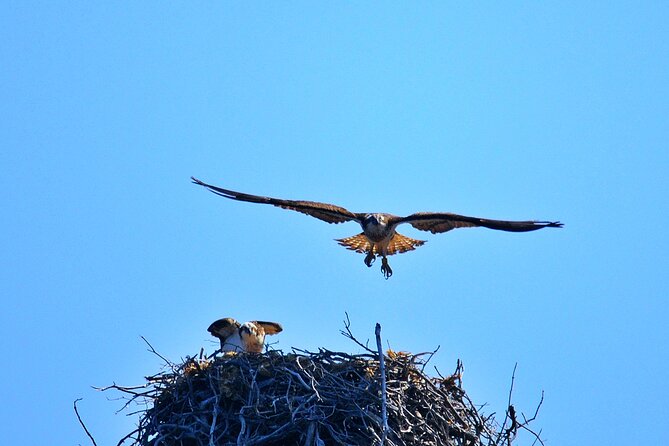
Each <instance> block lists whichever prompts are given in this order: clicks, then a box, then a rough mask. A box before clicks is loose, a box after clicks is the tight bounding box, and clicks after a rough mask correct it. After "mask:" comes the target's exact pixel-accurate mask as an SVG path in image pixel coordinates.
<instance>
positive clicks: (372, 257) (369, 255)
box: [365, 251, 376, 267]
mask: <svg viewBox="0 0 669 446" xmlns="http://www.w3.org/2000/svg"><path fill="white" fill-rule="evenodd" d="M374 260H376V256H375V255H374V251H370V252H368V253H367V256H366V257H365V265H367V266H368V267H370V266H372V263H374Z"/></svg>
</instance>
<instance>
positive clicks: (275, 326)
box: [253, 321, 283, 335]
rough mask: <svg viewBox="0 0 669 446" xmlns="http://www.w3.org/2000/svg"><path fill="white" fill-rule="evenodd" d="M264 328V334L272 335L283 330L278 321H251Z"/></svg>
mask: <svg viewBox="0 0 669 446" xmlns="http://www.w3.org/2000/svg"><path fill="white" fill-rule="evenodd" d="M253 322H255V323H256V324H258V325H260V326H261V327H262V328H264V329H265V334H268V335H273V334H277V333H280V332H282V331H283V327H282V326H281V324H279V323H278V322H267V321H253Z"/></svg>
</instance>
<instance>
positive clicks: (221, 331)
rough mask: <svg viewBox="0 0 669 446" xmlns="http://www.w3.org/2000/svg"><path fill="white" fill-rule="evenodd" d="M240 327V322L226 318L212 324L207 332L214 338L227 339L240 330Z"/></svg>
mask: <svg viewBox="0 0 669 446" xmlns="http://www.w3.org/2000/svg"><path fill="white" fill-rule="evenodd" d="M239 327H241V324H240V323H239V322H237V321H236V320H234V319H233V318H231V317H226V318H225V319H219V320H217V321H215V322H212V324H211V325H210V326H209V328H207V331H208V332H209V333H211V335H212V336H216V337H217V338H221V339H227V338H229V337H230V336H232V335H233V334H234V333H235V332H236V331H237V330H239Z"/></svg>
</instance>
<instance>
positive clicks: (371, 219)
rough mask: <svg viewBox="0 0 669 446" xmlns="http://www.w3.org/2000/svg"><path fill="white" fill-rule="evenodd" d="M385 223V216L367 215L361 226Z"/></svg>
mask: <svg viewBox="0 0 669 446" xmlns="http://www.w3.org/2000/svg"><path fill="white" fill-rule="evenodd" d="M385 223H386V216H385V215H384V214H378V213H377V214H367V215H365V219H364V220H363V221H362V225H363V226H367V225H373V226H376V225H382V224H385Z"/></svg>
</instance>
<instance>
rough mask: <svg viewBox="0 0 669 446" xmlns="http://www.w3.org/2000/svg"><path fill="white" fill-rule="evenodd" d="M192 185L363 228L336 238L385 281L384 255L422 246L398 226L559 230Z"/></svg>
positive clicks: (542, 224)
mask: <svg viewBox="0 0 669 446" xmlns="http://www.w3.org/2000/svg"><path fill="white" fill-rule="evenodd" d="M191 180H193V183H195V184H197V185H200V186H203V187H206V188H207V189H209V190H210V191H211V192H213V193H215V194H216V195H220V196H222V197H225V198H230V199H232V200H238V201H248V202H250V203H261V204H271V205H273V206H277V207H280V208H283V209H289V210H292V211H297V212H301V213H303V214H306V215H310V216H312V217H315V218H317V219H319V220H323V221H325V222H327V223H344V222H347V221H355V222H357V223H358V224H360V226H361V227H362V232H361V233H360V234H358V235H354V236H351V237H346V238H343V239H336V241H337V242H339V244H340V245H342V246H344V247H345V248H346V249H350V250H352V251H356V252H359V253H362V254H365V265H367V266H372V263H374V260H376V256H381V273H382V274H383V276H384V277H385V278H386V279H388V278H389V277H390V276H392V274H393V270H392V269H391V268H390V265H389V264H388V259H387V256H391V255H393V254H400V253H404V252H407V251H413V250H414V249H416V248H417V247H418V246H421V245H423V244H425V240H415V239H412V238H410V237H407V236H405V235H402V234H400V233H398V232H397V231H396V229H397V227H398V226H399V225H401V224H404V223H408V224H410V225H411V226H413V227H414V228H416V229H418V230H421V231H429V232H431V233H432V234H437V233H441V232H447V231H450V230H451V229H456V228H473V227H484V228H489V229H496V230H499V231H509V232H528V231H536V230H538V229H543V228H561V227H562V223H560V222H559V221H535V220H529V221H507V220H490V219H487V218H478V217H467V216H465V215H458V214H451V213H449V212H416V213H414V214H411V215H408V216H406V217H398V216H397V215H392V214H386V213H378V212H351V211H349V210H347V209H345V208H343V207H341V206H337V205H334V204H328V203H319V202H316V201H303V200H284V199H280V198H271V197H263V196H260V195H251V194H245V193H242V192H235V191H233V190H229V189H223V188H220V187H217V186H212V185H211V184H207V183H205V182H203V181H200V180H198V179H197V178H195V177H191Z"/></svg>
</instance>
